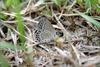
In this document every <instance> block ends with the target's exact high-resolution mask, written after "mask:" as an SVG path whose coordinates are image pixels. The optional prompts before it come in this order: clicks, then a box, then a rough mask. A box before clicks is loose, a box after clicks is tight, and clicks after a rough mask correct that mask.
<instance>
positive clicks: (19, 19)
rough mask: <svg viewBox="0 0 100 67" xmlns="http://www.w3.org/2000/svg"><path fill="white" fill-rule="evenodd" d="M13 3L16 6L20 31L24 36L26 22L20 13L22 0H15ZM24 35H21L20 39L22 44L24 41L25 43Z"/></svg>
mask: <svg viewBox="0 0 100 67" xmlns="http://www.w3.org/2000/svg"><path fill="white" fill-rule="evenodd" d="M13 4H14V7H15V12H16V21H17V29H18V32H19V33H20V34H21V35H23V36H24V35H25V31H24V23H23V20H22V17H21V14H20V0H15V2H14V3H13ZM23 36H20V35H19V39H20V42H21V43H20V44H21V45H22V46H24V43H25V38H24V37H23Z"/></svg>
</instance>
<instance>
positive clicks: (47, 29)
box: [35, 16, 57, 42]
mask: <svg viewBox="0 0 100 67" xmlns="http://www.w3.org/2000/svg"><path fill="white" fill-rule="evenodd" d="M38 21H39V23H38V25H37V30H36V31H35V39H36V41H38V42H50V41H52V40H54V39H55V38H56V37H57V31H56V30H55V28H53V26H52V24H51V22H50V21H49V20H48V19H47V18H46V17H45V16H41V17H39V18H38Z"/></svg>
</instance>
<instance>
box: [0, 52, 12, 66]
mask: <svg viewBox="0 0 100 67" xmlns="http://www.w3.org/2000/svg"><path fill="white" fill-rule="evenodd" d="M0 67H10V64H9V62H8V60H7V59H6V58H5V57H4V55H3V54H2V53H1V52H0Z"/></svg>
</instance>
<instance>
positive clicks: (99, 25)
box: [78, 12, 100, 27]
mask: <svg viewBox="0 0 100 67" xmlns="http://www.w3.org/2000/svg"><path fill="white" fill-rule="evenodd" d="M78 13H79V15H80V16H82V17H83V18H85V19H86V20H87V21H89V22H90V23H92V24H94V25H95V26H97V27H100V22H98V21H96V20H95V19H93V18H92V17H90V16H88V15H85V14H84V13H80V12H78Z"/></svg>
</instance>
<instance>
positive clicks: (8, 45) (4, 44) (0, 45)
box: [0, 41, 23, 51]
mask: <svg viewBox="0 0 100 67" xmlns="http://www.w3.org/2000/svg"><path fill="white" fill-rule="evenodd" d="M0 49H11V50H14V51H15V46H14V44H12V43H8V42H5V41H1V42H0ZM17 49H18V50H20V49H23V48H22V47H19V46H17Z"/></svg>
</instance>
